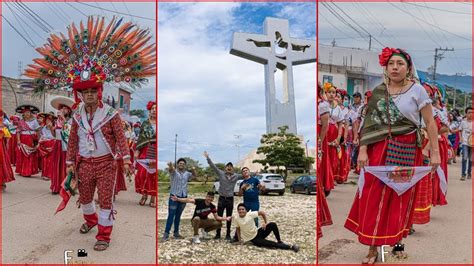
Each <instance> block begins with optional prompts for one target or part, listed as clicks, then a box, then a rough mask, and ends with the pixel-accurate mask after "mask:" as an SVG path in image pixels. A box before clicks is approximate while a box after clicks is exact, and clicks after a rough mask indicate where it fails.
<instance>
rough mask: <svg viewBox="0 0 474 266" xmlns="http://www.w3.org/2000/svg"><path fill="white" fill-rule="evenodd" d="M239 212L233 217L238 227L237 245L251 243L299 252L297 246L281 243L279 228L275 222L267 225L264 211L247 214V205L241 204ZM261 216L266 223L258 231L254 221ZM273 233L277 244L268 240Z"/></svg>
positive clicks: (238, 206) (238, 207) (238, 208)
mask: <svg viewBox="0 0 474 266" xmlns="http://www.w3.org/2000/svg"><path fill="white" fill-rule="evenodd" d="M237 212H238V215H235V214H234V215H233V216H232V220H233V221H234V224H235V225H236V226H237V238H238V242H234V243H235V244H244V243H245V242H248V241H250V242H252V243H253V244H254V245H255V246H258V247H266V248H278V249H288V250H289V249H291V250H293V251H294V252H298V251H299V249H300V248H299V247H298V246H297V245H295V244H294V245H288V244H285V243H283V241H281V238H280V231H279V230H278V226H277V225H276V223H274V222H270V223H267V216H266V215H265V213H264V212H263V211H250V212H247V209H246V208H245V205H244V204H243V203H240V204H239V205H237ZM259 215H260V216H262V218H263V221H264V222H263V224H262V225H261V227H260V228H258V229H257V226H256V225H255V221H254V219H255V218H257V217H258V216H259ZM271 232H273V234H274V235H275V238H276V240H277V242H275V241H271V240H267V239H266V238H267V237H268V236H269V235H270V233H271Z"/></svg>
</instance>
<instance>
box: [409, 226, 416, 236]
mask: <svg viewBox="0 0 474 266" xmlns="http://www.w3.org/2000/svg"><path fill="white" fill-rule="evenodd" d="M415 232H416V231H415V229H414V228H413V226H412V227H410V230H409V231H408V235H413V233H415Z"/></svg>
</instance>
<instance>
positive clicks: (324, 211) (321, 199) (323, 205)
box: [316, 176, 332, 226]
mask: <svg viewBox="0 0 474 266" xmlns="http://www.w3.org/2000/svg"><path fill="white" fill-rule="evenodd" d="M316 179H317V180H316V190H317V191H316V202H317V203H316V209H317V212H318V213H317V217H318V224H319V225H320V226H325V225H331V224H332V218H331V212H330V211H329V207H328V203H327V201H326V197H325V195H324V189H323V185H322V183H321V179H320V178H319V176H318V177H317V178H316Z"/></svg>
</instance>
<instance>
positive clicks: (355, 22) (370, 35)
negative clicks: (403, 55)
mask: <svg viewBox="0 0 474 266" xmlns="http://www.w3.org/2000/svg"><path fill="white" fill-rule="evenodd" d="M332 4H333V5H334V6H335V7H337V9H339V10H340V11H341V12H342V13H344V15H346V16H347V17H348V18H349V19H350V20H352V22H354V24H356V25H357V26H359V28H361V29H362V30H363V31H365V33H367V34H368V35H369V37H373V39H374V40H375V41H376V42H378V43H379V44H380V45H382V46H385V45H384V44H383V43H382V42H380V41H379V40H378V39H377V38H375V37H374V36H373V35H372V34H371V33H370V32H369V31H367V30H366V29H365V28H364V27H362V26H361V25H359V23H357V21H355V20H354V19H352V18H351V17H350V16H349V15H348V14H347V13H346V12H345V11H344V10H343V9H342V8H340V7H339V6H338V5H336V3H334V2H332Z"/></svg>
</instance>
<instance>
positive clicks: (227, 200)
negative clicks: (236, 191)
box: [216, 196, 234, 236]
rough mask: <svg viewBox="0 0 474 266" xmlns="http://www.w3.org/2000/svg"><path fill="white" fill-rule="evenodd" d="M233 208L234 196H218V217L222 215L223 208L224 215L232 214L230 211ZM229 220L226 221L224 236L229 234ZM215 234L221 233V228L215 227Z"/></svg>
mask: <svg viewBox="0 0 474 266" xmlns="http://www.w3.org/2000/svg"><path fill="white" fill-rule="evenodd" d="M233 209H234V197H223V196H219V202H218V204H217V215H219V216H220V217H224V210H225V215H226V216H227V217H230V216H232V211H233ZM231 224H232V222H231V221H227V231H226V236H230V228H231ZM216 235H218V236H220V235H221V228H219V229H217V232H216Z"/></svg>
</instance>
